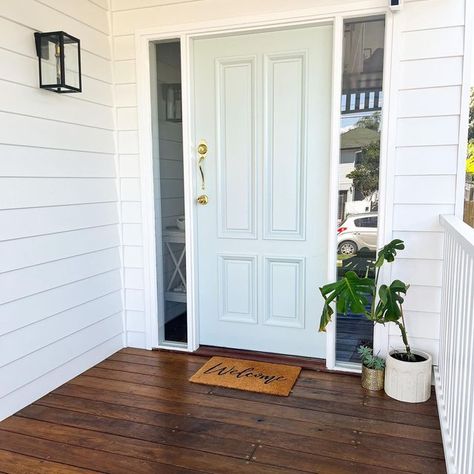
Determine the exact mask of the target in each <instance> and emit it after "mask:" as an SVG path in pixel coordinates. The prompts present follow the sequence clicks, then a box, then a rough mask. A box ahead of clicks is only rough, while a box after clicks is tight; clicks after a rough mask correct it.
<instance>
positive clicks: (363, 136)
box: [341, 127, 380, 150]
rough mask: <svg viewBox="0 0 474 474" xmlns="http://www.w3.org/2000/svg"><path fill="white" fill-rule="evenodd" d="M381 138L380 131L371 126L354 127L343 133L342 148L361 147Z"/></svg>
mask: <svg viewBox="0 0 474 474" xmlns="http://www.w3.org/2000/svg"><path fill="white" fill-rule="evenodd" d="M379 138H380V133H379V132H376V131H375V130H372V129H370V128H362V127H356V128H352V129H351V130H348V131H347V132H345V133H343V134H342V135H341V150H349V149H352V148H361V147H363V146H365V145H368V144H369V143H371V142H374V141H375V140H378V139H379Z"/></svg>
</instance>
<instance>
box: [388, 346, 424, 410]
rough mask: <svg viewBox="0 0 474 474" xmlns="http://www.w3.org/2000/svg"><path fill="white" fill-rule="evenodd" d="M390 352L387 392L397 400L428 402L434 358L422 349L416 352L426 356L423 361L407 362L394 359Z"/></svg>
mask: <svg viewBox="0 0 474 474" xmlns="http://www.w3.org/2000/svg"><path fill="white" fill-rule="evenodd" d="M396 352H403V350H399V351H398V350H396V351H392V352H390V354H389V356H388V357H387V360H386V361H385V393H386V394H387V395H388V396H389V397H392V398H395V400H399V401H401V402H409V403H421V402H426V400H428V399H429V398H430V396H431V366H432V363H433V359H432V358H431V356H430V355H429V354H427V353H426V352H422V351H416V350H412V352H413V353H414V354H417V355H420V356H422V357H425V358H426V360H424V361H421V362H405V361H401V360H398V359H394V358H393V357H392V354H394V353H396Z"/></svg>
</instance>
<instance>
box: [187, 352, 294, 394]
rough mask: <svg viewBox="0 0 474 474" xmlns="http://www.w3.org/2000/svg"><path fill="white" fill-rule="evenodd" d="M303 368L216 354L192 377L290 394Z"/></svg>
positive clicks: (209, 383) (244, 387) (239, 387)
mask: <svg viewBox="0 0 474 474" xmlns="http://www.w3.org/2000/svg"><path fill="white" fill-rule="evenodd" d="M300 372H301V367H295V366H293V365H283V364H269V363H267V362H256V361H253V360H245V359H231V358H228V357H212V358H211V359H210V360H208V361H207V362H206V363H205V364H204V365H203V366H202V367H201V368H200V369H199V370H198V371H197V372H196V373H195V374H194V375H193V376H192V377H191V378H190V379H189V381H190V382H194V383H200V384H204V385H217V386H218V387H227V388H236V389H239V390H247V391H249V392H259V393H269V394H271V395H280V396H282V397H287V396H288V395H289V394H290V391H291V389H292V388H293V385H294V384H295V382H296V379H297V378H298V376H299V374H300Z"/></svg>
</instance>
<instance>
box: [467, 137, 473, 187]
mask: <svg viewBox="0 0 474 474" xmlns="http://www.w3.org/2000/svg"><path fill="white" fill-rule="evenodd" d="M466 173H467V174H468V175H471V176H470V178H471V179H472V175H474V139H473V140H471V141H470V142H469V143H468V144H467V160H466Z"/></svg>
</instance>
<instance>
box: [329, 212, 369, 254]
mask: <svg viewBox="0 0 474 474" xmlns="http://www.w3.org/2000/svg"><path fill="white" fill-rule="evenodd" d="M364 247H366V248H368V249H369V250H372V251H376V250H377V213H366V214H352V215H349V216H347V218H346V220H345V221H344V222H343V223H342V224H341V225H340V226H339V228H338V229H337V253H338V254H342V255H353V254H355V253H357V252H358V251H359V250H360V249H362V248H364Z"/></svg>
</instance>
